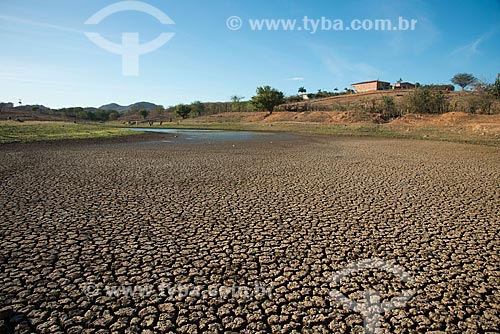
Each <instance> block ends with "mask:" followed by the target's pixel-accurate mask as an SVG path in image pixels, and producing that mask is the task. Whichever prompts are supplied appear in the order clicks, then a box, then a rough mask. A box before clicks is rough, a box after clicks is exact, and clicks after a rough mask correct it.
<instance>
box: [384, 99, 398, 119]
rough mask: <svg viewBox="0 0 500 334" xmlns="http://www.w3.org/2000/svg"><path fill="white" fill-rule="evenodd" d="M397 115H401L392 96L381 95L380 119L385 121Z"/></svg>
mask: <svg viewBox="0 0 500 334" xmlns="http://www.w3.org/2000/svg"><path fill="white" fill-rule="evenodd" d="M399 116H401V112H400V111H399V110H398V108H397V107H396V102H394V98H393V97H392V96H382V112H381V117H382V119H383V120H386V121H387V120H390V119H392V118H396V117H399Z"/></svg>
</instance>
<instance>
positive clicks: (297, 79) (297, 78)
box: [287, 77, 304, 81]
mask: <svg viewBox="0 0 500 334" xmlns="http://www.w3.org/2000/svg"><path fill="white" fill-rule="evenodd" d="M287 80H290V81H304V78H303V77H292V78H288V79H287Z"/></svg>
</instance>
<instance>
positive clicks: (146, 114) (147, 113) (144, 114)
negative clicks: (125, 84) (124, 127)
mask: <svg viewBox="0 0 500 334" xmlns="http://www.w3.org/2000/svg"><path fill="white" fill-rule="evenodd" d="M139 114H140V115H141V116H142V118H144V119H145V118H146V117H148V115H149V111H147V110H146V109H142V110H141V111H139Z"/></svg>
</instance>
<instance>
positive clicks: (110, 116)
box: [56, 107, 120, 122]
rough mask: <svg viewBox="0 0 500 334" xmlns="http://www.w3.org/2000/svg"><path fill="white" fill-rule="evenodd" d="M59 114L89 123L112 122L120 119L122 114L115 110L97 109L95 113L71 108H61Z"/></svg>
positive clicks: (58, 110)
mask: <svg viewBox="0 0 500 334" xmlns="http://www.w3.org/2000/svg"><path fill="white" fill-rule="evenodd" d="M56 111H57V112H59V113H61V116H65V117H73V118H79V119H84V120H89V121H102V122H105V121H112V120H116V119H118V117H120V113H119V112H118V111H115V110H101V109H97V110H95V111H92V110H85V109H83V108H82V107H71V108H61V109H57V110H56Z"/></svg>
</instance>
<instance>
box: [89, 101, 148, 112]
mask: <svg viewBox="0 0 500 334" xmlns="http://www.w3.org/2000/svg"><path fill="white" fill-rule="evenodd" d="M155 107H157V105H156V104H154V103H150V102H136V103H134V104H131V105H129V106H121V105H119V104H116V103H110V104H105V105H103V106H100V107H99V108H98V109H101V110H115V111H118V112H119V113H126V112H128V111H131V110H148V111H151V110H153V109H154V108H155Z"/></svg>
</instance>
